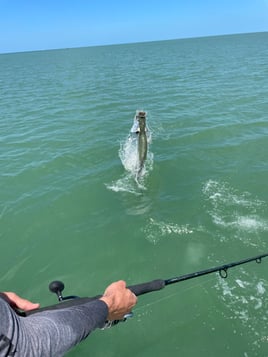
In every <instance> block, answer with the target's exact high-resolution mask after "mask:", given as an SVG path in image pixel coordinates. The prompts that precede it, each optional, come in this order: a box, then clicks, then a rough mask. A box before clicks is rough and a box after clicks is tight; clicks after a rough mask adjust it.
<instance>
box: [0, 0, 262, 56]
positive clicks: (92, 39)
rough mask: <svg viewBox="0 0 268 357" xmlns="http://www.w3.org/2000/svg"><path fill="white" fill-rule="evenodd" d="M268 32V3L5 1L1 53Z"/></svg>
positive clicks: (0, 14) (0, 3)
mask: <svg viewBox="0 0 268 357" xmlns="http://www.w3.org/2000/svg"><path fill="white" fill-rule="evenodd" d="M260 31H268V0H46V1H44V0H24V1H23V0H0V53H3V52H19V51H31V50H43V49H54V48H65V47H82V46H95V45H106V44H118V43H130V42H144V41H157V40H167V39H178V38H187V37H201V36H211V35H221V34H232V33H245V32H260Z"/></svg>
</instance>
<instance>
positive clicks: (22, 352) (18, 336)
mask: <svg viewBox="0 0 268 357" xmlns="http://www.w3.org/2000/svg"><path fill="white" fill-rule="evenodd" d="M107 315H108V307H107V305H106V304H105V303H104V302H103V301H101V300H94V301H91V302H88V303H85V304H83V305H76V306H73V307H68V308H66V309H59V310H51V311H43V312H40V313H36V314H33V315H30V316H28V317H20V316H18V315H17V314H16V313H15V312H14V311H13V310H12V309H11V308H10V306H9V305H8V304H7V303H6V302H5V301H4V300H3V299H1V298H0V319H1V321H0V357H3V356H27V357H31V356H33V357H37V356H42V357H49V356H53V357H58V356H63V355H64V354H65V353H66V352H67V351H68V350H70V349H71V348H72V347H73V346H75V345H76V344H77V343H79V342H80V341H82V340H83V339H85V338H86V337H87V336H88V335H89V334H90V333H91V332H92V331H93V330H94V329H96V328H98V327H103V325H104V323H105V320H106V318H107Z"/></svg>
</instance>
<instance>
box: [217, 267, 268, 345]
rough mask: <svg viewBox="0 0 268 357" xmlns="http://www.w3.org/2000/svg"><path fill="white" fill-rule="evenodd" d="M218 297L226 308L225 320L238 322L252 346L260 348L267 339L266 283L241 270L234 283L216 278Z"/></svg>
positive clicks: (267, 306) (267, 286)
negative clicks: (249, 337) (250, 340)
mask: <svg viewBox="0 0 268 357" xmlns="http://www.w3.org/2000/svg"><path fill="white" fill-rule="evenodd" d="M215 288H216V290H218V291H219V297H220V299H221V300H222V301H223V303H224V304H225V305H226V306H227V307H228V310H226V312H225V318H227V319H230V320H239V321H240V323H241V324H242V325H243V326H244V328H245V331H246V333H247V334H248V335H249V336H251V339H253V344H254V345H255V346H256V347H257V348H261V346H262V345H263V343H264V342H266V339H267V332H266V331H267V329H266V326H267V320H268V310H267V308H268V305H267V298H266V291H267V288H268V283H267V282H266V281H264V280H262V279H258V278H257V277H255V276H253V275H252V272H251V273H250V274H249V273H247V272H246V271H245V270H243V269H241V276H240V278H239V279H235V280H234V281H231V279H230V280H227V279H222V278H220V277H219V278H218V281H217V283H216V285H215Z"/></svg>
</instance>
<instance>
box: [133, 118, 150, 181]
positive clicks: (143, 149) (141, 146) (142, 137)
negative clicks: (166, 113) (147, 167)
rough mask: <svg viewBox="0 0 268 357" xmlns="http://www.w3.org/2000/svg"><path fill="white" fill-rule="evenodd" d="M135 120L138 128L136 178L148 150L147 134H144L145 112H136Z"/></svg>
mask: <svg viewBox="0 0 268 357" xmlns="http://www.w3.org/2000/svg"><path fill="white" fill-rule="evenodd" d="M136 119H137V121H138V123H139V127H138V130H137V134H138V167H137V176H139V175H140V174H141V171H142V169H143V167H144V164H145V161H146V158H147V150H148V142H147V134H146V112H138V113H137V115H136Z"/></svg>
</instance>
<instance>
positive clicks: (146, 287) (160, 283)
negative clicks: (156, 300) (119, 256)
mask: <svg viewBox="0 0 268 357" xmlns="http://www.w3.org/2000/svg"><path fill="white" fill-rule="evenodd" d="M164 287H165V280H162V279H156V280H152V281H148V282H147V283H142V284H137V285H131V286H128V289H129V290H131V291H132V292H133V293H134V294H135V295H136V296H139V295H143V294H147V293H150V292H152V291H157V290H161V289H163V288H164Z"/></svg>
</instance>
